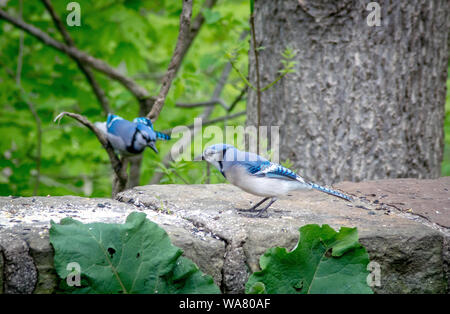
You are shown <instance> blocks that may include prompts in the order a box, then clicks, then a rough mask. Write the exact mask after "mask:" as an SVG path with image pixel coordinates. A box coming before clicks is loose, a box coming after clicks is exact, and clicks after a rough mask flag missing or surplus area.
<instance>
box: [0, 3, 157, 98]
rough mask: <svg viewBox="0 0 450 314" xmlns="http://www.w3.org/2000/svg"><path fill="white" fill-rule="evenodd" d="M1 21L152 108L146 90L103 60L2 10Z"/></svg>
mask: <svg viewBox="0 0 450 314" xmlns="http://www.w3.org/2000/svg"><path fill="white" fill-rule="evenodd" d="M0 19H4V20H5V21H7V22H9V23H11V24H13V25H15V26H16V27H18V28H20V29H22V30H24V31H25V32H27V33H28V34H30V35H32V36H34V37H36V38H37V39H38V40H40V41H41V42H43V43H44V44H45V45H47V46H50V47H53V48H54V49H57V50H59V51H61V52H63V53H65V54H66V55H68V56H70V57H72V58H73V59H76V60H78V61H80V62H81V63H83V64H87V65H89V66H90V67H92V68H93V69H95V70H97V71H99V72H102V73H103V74H105V75H107V76H108V77H110V78H112V79H114V80H116V81H118V82H119V83H121V84H122V85H123V86H124V87H125V88H126V89H128V90H129V91H130V92H131V93H132V94H133V95H134V96H135V97H136V98H137V99H138V101H139V103H140V104H146V105H147V106H151V104H152V103H153V98H152V97H150V95H149V93H148V91H147V90H146V89H145V88H143V87H142V86H140V85H138V84H137V83H136V82H135V81H134V80H132V79H131V78H129V77H127V76H125V75H123V74H122V73H120V72H119V71H118V70H116V69H114V68H113V67H111V66H110V65H108V64H107V63H106V62H104V61H103V60H100V59H97V58H95V57H93V56H90V55H88V54H87V53H85V52H83V51H81V50H79V49H77V48H76V47H72V46H68V45H66V44H64V43H62V42H60V41H58V40H55V39H54V38H52V37H51V36H49V35H48V34H47V33H45V32H44V31H42V30H40V29H39V28H37V27H35V26H33V25H31V24H27V23H25V22H24V21H23V20H22V19H17V18H14V17H12V16H10V15H9V14H7V13H6V12H5V11H3V10H1V9H0ZM148 104H150V105H148Z"/></svg>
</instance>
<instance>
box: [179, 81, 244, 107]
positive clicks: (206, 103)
mask: <svg viewBox="0 0 450 314" xmlns="http://www.w3.org/2000/svg"><path fill="white" fill-rule="evenodd" d="M246 92H247V86H246V87H244V88H243V89H242V90H241V93H240V94H239V96H238V97H236V99H235V100H234V101H233V102H232V103H231V104H230V105H229V106H228V105H227V103H226V102H225V100H223V99H222V98H216V99H211V100H207V101H200V102H194V103H181V102H177V103H176V104H175V106H176V107H180V108H196V107H210V106H215V105H217V104H219V105H221V106H222V107H223V108H224V109H225V110H226V111H227V112H230V111H232V110H233V109H234V107H235V106H236V104H237V103H238V102H239V101H240V100H241V99H242V97H243V96H244V95H245V93H246Z"/></svg>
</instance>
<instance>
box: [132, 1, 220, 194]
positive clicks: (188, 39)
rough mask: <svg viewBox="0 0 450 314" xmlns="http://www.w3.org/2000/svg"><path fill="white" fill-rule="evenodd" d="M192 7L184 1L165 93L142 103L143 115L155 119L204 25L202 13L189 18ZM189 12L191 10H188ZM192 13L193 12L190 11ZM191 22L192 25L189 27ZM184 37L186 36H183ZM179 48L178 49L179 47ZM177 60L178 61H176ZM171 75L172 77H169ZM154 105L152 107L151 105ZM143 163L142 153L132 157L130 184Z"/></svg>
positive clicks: (164, 78)
mask: <svg viewBox="0 0 450 314" xmlns="http://www.w3.org/2000/svg"><path fill="white" fill-rule="evenodd" d="M216 2H217V0H206V1H205V3H204V6H205V7H206V8H208V9H211V8H212V7H213V6H214V5H215V4H216ZM188 7H190V8H191V11H192V4H190V5H189V4H188V3H185V2H183V12H182V14H181V16H180V30H179V34H178V41H177V44H176V47H175V51H174V55H173V56H172V59H171V62H170V64H169V69H168V71H167V72H166V73H165V74H164V75H162V76H161V80H162V84H163V85H162V87H161V90H160V96H162V95H163V93H165V95H164V96H163V98H160V100H159V102H158V103H157V104H155V99H152V100H151V101H150V102H148V103H147V104H145V106H142V105H141V108H140V112H139V114H140V115H141V116H143V115H147V116H148V117H150V118H151V119H152V120H153V121H155V120H156V119H157V118H158V116H159V114H160V112H161V110H162V107H163V105H164V101H165V98H166V97H167V93H168V91H169V89H170V84H171V82H172V80H173V78H174V77H175V76H176V74H177V73H178V70H179V69H180V66H181V63H182V61H183V60H184V58H185V56H186V54H187V53H188V51H189V48H190V47H191V46H192V43H193V42H194V39H195V38H196V37H197V35H198V33H199V32H200V29H201V27H202V25H203V24H204V21H205V17H204V16H203V14H202V13H199V14H197V16H196V17H195V18H194V19H193V21H192V23H190V21H191V17H190V16H189V19H187V17H186V10H187V9H189V8H188ZM188 13H189V12H188ZM190 15H192V12H191V13H190ZM189 24H191V25H190V27H189ZM183 37H184V38H183ZM177 48H178V49H177ZM175 56H177V59H175ZM175 61H177V62H175ZM169 76H171V77H172V78H169ZM167 83H169V85H168V86H164V84H167ZM150 106H152V107H150ZM211 110H212V109H211ZM208 112H209V113H208V116H209V115H210V113H211V111H210V110H208ZM141 164H142V155H139V156H138V157H137V158H134V159H132V162H131V163H130V178H129V186H136V185H138V184H139V181H140V176H139V175H134V176H131V174H132V173H134V174H140V168H141Z"/></svg>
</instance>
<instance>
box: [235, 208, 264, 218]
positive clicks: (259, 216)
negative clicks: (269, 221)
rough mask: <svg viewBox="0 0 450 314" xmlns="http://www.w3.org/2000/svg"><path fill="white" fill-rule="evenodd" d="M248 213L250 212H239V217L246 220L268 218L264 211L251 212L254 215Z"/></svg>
mask: <svg viewBox="0 0 450 314" xmlns="http://www.w3.org/2000/svg"><path fill="white" fill-rule="evenodd" d="M248 212H250V211H246V212H243V213H242V212H240V213H239V215H241V216H244V217H247V218H269V213H268V212H267V211H266V210H258V211H253V212H254V214H249V213H248Z"/></svg>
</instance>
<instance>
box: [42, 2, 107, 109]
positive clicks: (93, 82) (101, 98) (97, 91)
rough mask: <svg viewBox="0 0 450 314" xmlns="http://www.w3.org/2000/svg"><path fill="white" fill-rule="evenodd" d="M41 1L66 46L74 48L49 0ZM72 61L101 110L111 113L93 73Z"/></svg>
mask: <svg viewBox="0 0 450 314" xmlns="http://www.w3.org/2000/svg"><path fill="white" fill-rule="evenodd" d="M41 1H42V3H43V4H44V6H45V8H46V9H47V11H48V12H49V13H50V16H51V17H52V19H53V23H54V24H55V26H56V28H57V29H58V31H59V32H60V33H61V35H62V37H63V39H64V41H65V42H66V44H67V45H68V46H71V47H75V42H74V41H73V39H72V37H71V36H70V34H69V32H68V31H67V29H66V28H65V26H64V24H63V22H62V21H61V19H60V18H59V16H58V15H57V14H56V12H55V10H54V8H53V6H52V4H51V2H50V0H41ZM74 60H75V62H76V63H77V65H78V68H79V69H80V70H81V72H83V74H84V76H85V77H86V79H87V81H88V82H89V84H90V85H91V87H92V90H93V91H94V94H95V96H96V97H97V99H98V102H99V103H100V105H101V106H102V108H103V111H104V112H105V113H106V114H108V113H109V112H111V109H110V107H109V101H108V98H107V97H106V95H105V92H104V91H103V89H102V88H101V87H100V85H99V84H98V82H97V80H96V79H95V77H94V73H92V71H91V69H89V68H88V67H86V66H85V65H84V64H83V63H81V62H80V61H79V60H78V59H74Z"/></svg>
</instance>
